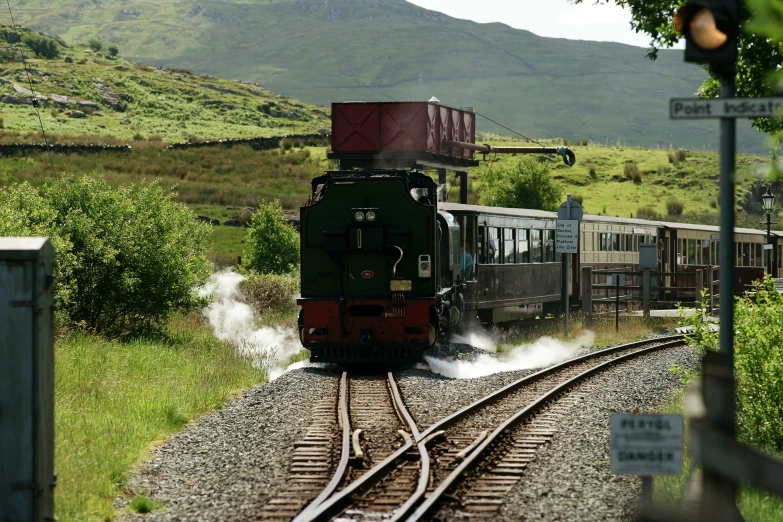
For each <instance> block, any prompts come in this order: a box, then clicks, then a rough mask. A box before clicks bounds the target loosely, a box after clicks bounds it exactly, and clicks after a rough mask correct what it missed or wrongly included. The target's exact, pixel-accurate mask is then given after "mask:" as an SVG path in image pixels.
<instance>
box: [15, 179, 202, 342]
mask: <svg viewBox="0 0 783 522" xmlns="http://www.w3.org/2000/svg"><path fill="white" fill-rule="evenodd" d="M44 194H45V195H44V196H43V197H42V196H40V195H38V193H37V192H36V191H35V189H33V188H32V187H30V185H28V184H27V183H23V184H20V185H15V186H12V187H10V188H7V189H4V190H2V191H0V235H12V236H16V235H31V234H36V235H47V236H49V237H50V238H51V240H52V243H53V244H54V246H55V249H56V250H57V256H58V268H57V270H58V273H57V276H58V282H57V289H56V292H57V298H58V308H59V309H60V310H62V311H63V313H64V314H65V317H64V319H65V320H67V321H68V322H69V323H71V324H75V325H80V326H83V327H85V328H87V329H89V330H92V331H96V332H101V333H105V334H108V335H119V334H124V333H140V332H144V331H146V330H149V329H151V328H156V327H159V326H160V325H161V324H162V322H163V321H165V320H166V319H167V318H168V317H169V316H170V315H171V314H172V313H173V312H175V311H188V310H190V309H193V308H194V307H196V306H198V305H199V304H201V301H200V300H199V299H198V298H197V297H196V295H195V293H194V291H193V289H194V288H195V287H196V286H197V285H200V284H203V282H204V281H205V280H206V278H207V276H208V275H209V272H210V268H209V263H208V262H207V260H206V258H205V256H204V252H205V250H206V246H207V241H208V238H209V234H210V230H209V227H208V226H206V225H204V224H201V223H198V222H196V221H195V220H194V219H193V214H192V213H191V212H190V211H189V210H187V209H186V208H185V207H184V206H182V205H180V204H177V203H174V202H173V201H172V198H173V196H174V195H173V194H172V193H170V192H167V191H165V190H163V189H162V188H161V187H160V186H159V185H158V184H157V183H153V184H149V185H126V186H122V187H119V188H111V187H110V186H109V185H108V184H107V183H106V182H105V181H103V180H98V179H93V178H88V177H83V178H79V179H73V178H63V179H60V180H57V181H55V182H53V183H52V184H51V185H48V186H45V187H44Z"/></svg>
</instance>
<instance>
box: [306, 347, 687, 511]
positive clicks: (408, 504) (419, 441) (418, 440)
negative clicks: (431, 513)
mask: <svg viewBox="0 0 783 522" xmlns="http://www.w3.org/2000/svg"><path fill="white" fill-rule="evenodd" d="M683 339H684V336H682V335H674V336H668V337H662V338H656V339H645V340H641V341H635V342H632V343H625V344H622V345H618V346H614V347H611V348H606V349H603V350H598V351H595V352H591V353H588V354H585V355H582V356H579V357H575V358H572V359H569V360H567V361H564V362H562V363H559V364H556V365H553V366H550V367H548V368H545V369H542V370H540V371H538V372H536V373H534V374H531V375H528V376H525V377H523V378H521V379H518V380H517V381H514V382H512V383H511V384H508V385H506V386H504V387H503V388H500V389H498V390H495V391H493V392H492V393H490V394H488V395H486V396H485V397H483V398H481V399H479V400H477V401H474V402H473V403H471V404H469V405H468V406H465V407H464V408H461V409H459V410H457V411H455V412H454V413H452V414H450V415H447V416H446V417H444V418H442V419H441V420H439V421H438V422H436V423H434V424H432V425H431V426H429V427H428V428H427V429H425V430H424V431H422V432H420V433H419V432H418V430H417V429H414V428H415V422H414V421H413V419H412V418H410V415H409V414H408V415H403V417H404V418H405V422H406V423H408V425H409V428H410V429H411V433H412V434H413V437H411V438H410V439H408V438H407V437H406V440H405V442H404V443H403V445H402V446H401V447H400V448H398V449H397V451H395V452H394V453H392V454H391V455H389V456H388V457H386V459H384V460H383V461H382V462H380V463H379V464H377V465H376V466H374V467H373V468H372V469H370V470H368V471H367V472H366V473H365V474H364V475H362V476H361V477H360V478H358V479H357V480H355V481H353V482H351V483H350V484H348V485H347V486H346V487H345V488H343V489H342V490H341V491H339V492H337V493H335V494H333V495H331V496H330V497H329V498H328V499H327V500H324V501H323V502H321V503H320V504H318V505H315V503H313V504H312V505H311V506H308V508H306V509H305V510H304V511H302V513H301V514H300V515H299V516H298V517H297V518H296V519H295V521H296V522H305V521H308V522H309V521H316V520H318V521H324V520H329V519H330V518H331V517H333V516H335V515H337V514H338V513H339V512H341V511H342V510H344V509H345V508H346V507H347V506H348V505H349V504H350V503H351V502H352V501H353V500H352V499H353V498H354V496H356V495H357V494H358V493H359V492H361V491H365V490H367V489H368V488H370V487H372V486H373V485H374V484H376V483H378V482H379V481H381V480H382V479H383V478H385V477H386V476H387V475H388V473H390V472H391V471H392V470H393V469H395V468H396V467H397V465H398V464H399V462H400V461H402V460H403V459H404V458H405V457H406V454H407V453H408V452H409V451H410V450H411V449H413V447H414V446H415V447H416V448H417V449H418V451H419V456H420V458H421V462H422V465H421V471H420V475H419V484H418V486H417V488H416V491H415V492H414V494H413V495H411V496H410V497H409V498H408V499H407V500H406V501H405V502H404V504H403V505H402V507H400V508H399V509H398V510H397V511H395V512H394V515H393V517H394V518H393V519H392V520H402V519H405V517H407V516H408V514H409V513H410V512H411V511H412V510H413V508H415V507H416V506H425V505H427V506H431V505H432V503H431V502H430V500H429V499H430V498H432V495H433V493H430V496H429V497H427V499H426V500H424V501H423V503H422V498H423V497H424V496H425V493H426V486H427V480H428V478H429V457H428V456H426V457H425V455H427V450H426V447H427V445H428V444H430V443H431V442H432V441H433V440H435V439H436V438H438V436H439V435H442V434H443V433H444V431H445V430H446V429H448V428H449V427H451V426H453V425H454V424H455V423H456V422H458V421H459V420H461V419H462V418H464V417H466V416H468V415H470V414H472V413H475V412H478V411H480V410H482V409H483V408H485V407H486V406H488V405H489V404H491V403H492V402H494V401H496V400H498V399H501V398H503V397H505V396H507V395H509V394H511V393H512V392H514V391H516V390H519V389H521V388H522V387H524V386H526V385H528V384H530V383H532V382H535V381H537V380H539V379H541V378H543V377H546V376H549V375H551V374H554V373H556V372H558V371H560V370H563V369H567V368H568V367H570V366H574V365H576V364H578V363H582V362H585V361H589V360H590V359H595V358H599V357H603V356H606V355H613V354H615V353H617V352H621V351H625V350H630V349H634V348H638V347H640V346H644V345H646V344H650V343H663V344H656V346H654V347H651V348H648V349H643V350H635V351H634V352H632V353H631V354H626V355H623V356H621V357H622V360H625V359H626V358H627V357H629V356H632V355H633V354H636V355H639V354H641V353H647V352H648V351H652V350H656V349H663V348H667V347H670V346H673V344H672V343H675V344H681V343H682V342H683ZM667 343H668V344H667ZM618 359H619V358H618ZM612 360H617V359H612ZM602 364H605V363H602ZM596 371H597V370H596ZM580 375H582V374H580ZM389 378H390V388H391V389H392V395H393V396H395V403H398V401H399V404H402V399H401V397H399V392H398V390H397V386H396V383H394V381H393V379H392V378H391V373H389ZM527 409H529V408H527ZM403 411H407V410H404V406H403ZM493 433H494V432H493ZM489 440H490V442H491V441H492V440H494V438H491V439H489ZM490 442H487V440H484V441H483V442H481V444H479V445H478V446H477V447H476V449H475V450H474V451H473V452H470V453H468V452H467V451H466V452H464V453H467V455H465V460H464V461H463V463H462V464H460V466H463V465H464V463H465V462H466V461H467V462H473V461H474V460H475V458H476V457H472V455H474V454H476V452H481V451H483V449H484V448H486V447H487V446H488V445H489V443H490ZM425 462H426V471H427V472H426V473H425ZM439 488H440V486H439ZM436 491H438V490H437V489H436ZM441 494H442V493H441ZM319 498H322V495H319ZM421 509H422V508H421V507H419V508H418V509H417V510H416V511H415V512H414V513H413V514H412V515H411V516H414V517H415V516H417V515H416V513H419V512H420V510H421ZM427 509H429V508H427ZM425 511H426V510H425ZM418 516H421V514H419V515H418ZM415 519H416V518H414V520H415ZM408 520H410V518H408Z"/></svg>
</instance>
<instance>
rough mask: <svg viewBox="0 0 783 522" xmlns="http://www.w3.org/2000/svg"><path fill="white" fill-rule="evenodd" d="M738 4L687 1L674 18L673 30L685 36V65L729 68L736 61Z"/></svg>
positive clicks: (726, 0) (720, 0) (725, 0)
mask: <svg viewBox="0 0 783 522" xmlns="http://www.w3.org/2000/svg"><path fill="white" fill-rule="evenodd" d="M739 11H740V8H739V1H738V0H690V1H689V2H688V3H687V4H685V5H684V6H682V7H681V8H680V9H679V10H678V11H677V14H676V16H675V17H674V28H675V29H676V30H677V32H679V33H680V34H682V35H683V36H685V61H686V62H696V63H702V64H708V65H717V66H721V65H731V64H734V63H735V62H736V61H737V41H738V36H739V27H740V22H739Z"/></svg>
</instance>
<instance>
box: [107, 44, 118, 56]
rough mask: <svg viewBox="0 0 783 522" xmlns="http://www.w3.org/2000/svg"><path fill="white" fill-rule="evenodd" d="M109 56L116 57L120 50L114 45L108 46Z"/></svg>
mask: <svg viewBox="0 0 783 522" xmlns="http://www.w3.org/2000/svg"><path fill="white" fill-rule="evenodd" d="M109 54H110V55H112V56H113V57H116V56H117V55H118V54H120V48H119V47H117V46H116V45H110V46H109Z"/></svg>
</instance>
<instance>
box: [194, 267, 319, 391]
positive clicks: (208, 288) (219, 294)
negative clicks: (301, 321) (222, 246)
mask: <svg viewBox="0 0 783 522" xmlns="http://www.w3.org/2000/svg"><path fill="white" fill-rule="evenodd" d="M244 279H245V277H244V276H243V275H241V274H237V273H236V272H232V271H230V270H227V271H222V272H218V273H216V274H213V275H212V277H210V278H209V281H208V282H207V284H206V285H205V286H204V287H203V288H201V289H200V290H199V294H200V295H201V297H207V296H210V295H212V296H213V301H212V303H210V305H209V306H208V307H206V308H205V309H204V315H205V316H206V317H207V319H208V320H209V324H210V325H212V328H213V330H214V332H215V336H216V337H217V338H218V339H220V340H222V341H226V342H229V343H231V344H232V345H234V346H235V347H236V349H237V351H238V352H239V353H240V354H242V355H245V356H248V357H250V358H252V359H253V363H254V364H255V365H256V366H258V367H261V368H262V367H266V368H267V369H268V374H269V380H270V381H271V380H274V379H276V378H277V377H279V376H280V375H282V374H283V373H285V372H286V371H288V370H289V369H294V368H301V367H303V366H305V365H306V364H304V362H302V363H295V364H292V365H291V366H289V367H288V368H286V367H285V364H286V362H287V361H288V360H289V359H290V358H291V356H292V355H295V354H296V353H298V352H299V351H300V350H301V349H302V346H301V344H300V343H299V338H298V336H297V334H296V331H295V330H294V329H293V328H283V327H280V326H278V327H274V328H272V327H268V326H266V327H262V328H256V323H255V316H254V314H253V309H252V308H251V307H250V305H248V304H245V303H243V302H241V301H240V300H239V296H240V294H239V283H241V282H242V281H243V280H244ZM308 364H309V363H308Z"/></svg>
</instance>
